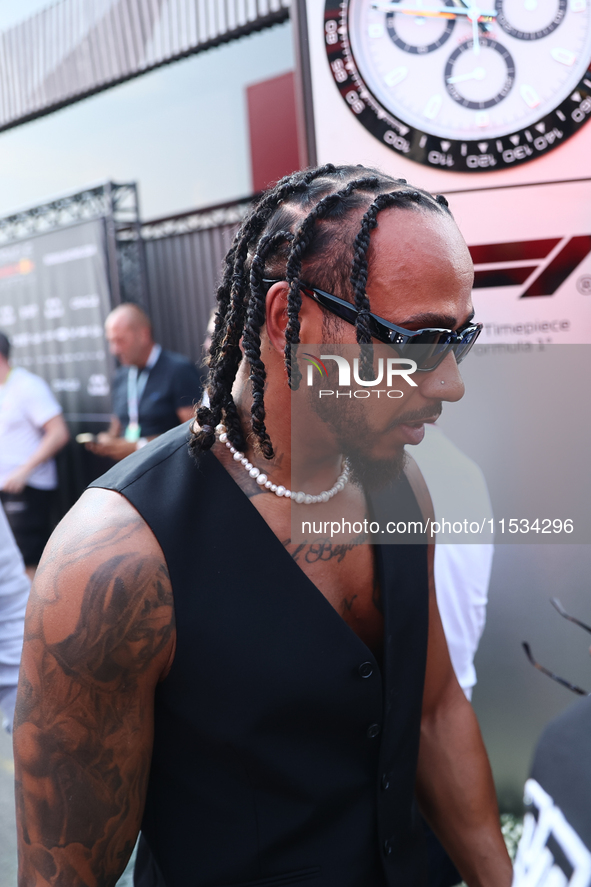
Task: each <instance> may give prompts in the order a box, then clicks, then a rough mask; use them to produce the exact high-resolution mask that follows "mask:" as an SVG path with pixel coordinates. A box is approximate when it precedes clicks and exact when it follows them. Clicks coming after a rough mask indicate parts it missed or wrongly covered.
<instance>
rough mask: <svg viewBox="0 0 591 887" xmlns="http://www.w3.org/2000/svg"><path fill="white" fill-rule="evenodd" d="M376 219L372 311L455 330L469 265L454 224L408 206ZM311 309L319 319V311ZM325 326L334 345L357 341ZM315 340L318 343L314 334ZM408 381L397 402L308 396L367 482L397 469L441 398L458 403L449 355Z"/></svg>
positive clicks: (468, 305)
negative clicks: (406, 450) (414, 383)
mask: <svg viewBox="0 0 591 887" xmlns="http://www.w3.org/2000/svg"><path fill="white" fill-rule="evenodd" d="M378 222H379V224H378V228H377V229H376V230H375V232H374V233H373V234H372V238H371V247H370V254H369V276H368V283H367V294H368V296H369V302H370V308H371V311H372V313H374V314H377V315H378V316H380V317H382V318H384V319H386V320H389V321H391V322H393V323H395V324H397V325H398V326H401V327H404V328H406V329H409V330H418V329H423V328H425V327H437V328H446V329H453V330H457V329H458V328H459V327H461V326H463V325H464V324H465V323H466V322H467V321H468V320H469V319H470V318H471V316H472V302H471V290H472V282H473V266H472V260H471V258H470V254H469V252H468V248H467V247H466V244H465V242H464V240H463V238H462V236H461V234H460V233H459V231H458V229H457V227H456V225H455V223H454V222H453V221H452V220H451V219H450V218H449V217H448V216H446V215H444V214H443V213H436V212H430V211H428V210H413V209H410V210H409V209H404V210H397V209H393V210H388V211H384V212H383V213H381V214H380V215H379V217H378ZM306 301H309V300H307V299H306ZM312 307H313V309H314V310H315V311H317V313H318V316H319V318H320V315H322V314H323V313H324V310H323V309H322V308H321V307H320V306H318V305H313V306H312ZM329 328H331V329H333V330H335V333H336V335H335V337H334V338H333V340H332V341H333V342H335V343H337V342H338V344H350V345H351V346H356V335H355V328H354V327H353V326H351V325H349V324H347V323H344V322H339V323H338V325H337V326H336V328H335V326H334V325H333V324H330V326H329ZM324 329H325V330H326V324H324ZM324 340H325V341H326V339H324ZM308 341H311V340H310V339H309V338H308ZM317 341H323V339H322V333H321V332H320V334H319V338H318V339H317ZM328 344H330V343H329V342H328V341H327V345H328ZM376 344H377V345H378V347H377V348H376V349H375V351H376V355H377V356H382V355H383V354H384V352H385V351H386V350H387V351H388V352H389V353H390V354H392V351H391V349H389V346H385V345H382V344H380V343H376ZM356 347H357V346H356ZM348 350H351V351H352V350H353V349H348ZM356 353H358V351H356ZM411 356H412V355H411ZM331 363H332V362H331ZM384 363H385V361H384ZM370 378H371V377H370ZM373 378H375V376H374V377H373ZM412 379H413V380H414V381H415V382H416V383H417V387H410V386H408V384H407V383H406V382H404V381H403V380H402V381H401V383H400V385H397V386H396V387H399V388H400V389H401V390H402V391H403V392H404V397H403V398H401V399H389V398H388V399H386V398H384V397H381V398H379V399H377V398H376V397H375V396H374V397H370V398H369V399H363V400H355V399H353V398H351V399H348V398H346V397H341V398H339V399H336V398H334V397H328V398H323V399H322V401H320V400H319V399H316V400H314V399H313V401H312V403H313V405H314V408H315V411H316V412H317V413H318V414H319V415H320V417H321V418H325V420H326V423H327V425H328V426H329V427H330V428H331V430H332V432H333V433H334V435H335V437H336V439H337V441H338V443H339V445H340V447H341V448H342V451H343V452H344V453H345V454H347V455H348V456H349V459H350V461H351V463H352V465H353V469H354V471H355V473H356V474H357V476H358V477H359V478H361V479H362V480H363V481H364V482H365V483H367V484H369V485H372V486H373V485H374V482H375V480H376V478H379V479H381V480H382V481H383V480H385V479H386V478H387V477H388V476H389V477H392V476H393V475H396V474H397V473H399V472H400V470H401V468H402V466H403V460H404V446H405V445H408V444H410V445H415V444H418V443H420V441H421V440H422V438H423V436H424V424H425V423H426V422H434V421H435V420H436V419H437V417H438V416H439V414H440V412H441V409H442V402H443V401H446V400H447V401H456V400H459V399H460V398H461V397H462V396H463V393H464V384H463V382H462V379H461V376H460V374H459V371H458V367H457V364H456V361H455V357H454V356H453V354H451V353H450V354H448V355H447V357H446V358H445V359H444V360H443V362H442V363H441V364H440V365H439V367H438V368H437V369H435V370H433V371H432V372H429V373H424V372H417V373H414V374H413V376H412ZM324 384H325V385H326V387H327V388H333V387H334V386H333V385H332V384H328V383H324ZM377 387H378V388H383V387H385V386H384V385H379V386H377ZM368 390H371V389H368ZM315 396H316V398H317V389H315ZM313 398H314V395H313Z"/></svg>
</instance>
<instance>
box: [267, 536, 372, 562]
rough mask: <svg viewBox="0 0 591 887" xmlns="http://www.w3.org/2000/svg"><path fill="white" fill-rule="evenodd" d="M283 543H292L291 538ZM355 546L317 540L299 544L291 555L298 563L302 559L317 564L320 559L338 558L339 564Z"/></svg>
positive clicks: (330, 559)
mask: <svg viewBox="0 0 591 887" xmlns="http://www.w3.org/2000/svg"><path fill="white" fill-rule="evenodd" d="M283 544H284V546H285V547H286V548H287V547H288V545H290V544H291V539H287V540H286V541H285V542H284V543H283ZM353 548H355V545H332V544H331V543H330V542H315V543H312V544H311V545H308V544H301V545H298V546H297V547H296V549H295V551H293V552H292V554H291V556H292V558H293V559H294V561H295V562H296V564H297V563H299V562H300V561H301V560H304V561H305V562H306V563H307V564H316V563H318V562H319V561H332V560H334V559H336V562H337V564H340V563H341V562H342V561H343V559H344V558H345V556H346V554H347V552H348V551H351V550H352V549H353Z"/></svg>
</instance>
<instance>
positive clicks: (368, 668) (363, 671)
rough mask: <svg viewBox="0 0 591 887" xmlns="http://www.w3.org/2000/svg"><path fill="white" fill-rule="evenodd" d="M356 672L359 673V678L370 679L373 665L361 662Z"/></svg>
mask: <svg viewBox="0 0 591 887" xmlns="http://www.w3.org/2000/svg"><path fill="white" fill-rule="evenodd" d="M357 671H358V672H359V677H361V678H370V677H371V676H372V674H373V665H372V664H371V662H362V663H361V665H360V666H359V668H358V669H357Z"/></svg>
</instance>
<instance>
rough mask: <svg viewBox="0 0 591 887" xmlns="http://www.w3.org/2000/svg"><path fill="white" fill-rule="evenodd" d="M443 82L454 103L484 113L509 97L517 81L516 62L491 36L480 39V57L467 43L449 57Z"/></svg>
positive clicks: (470, 44) (462, 44) (470, 43)
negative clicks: (486, 109)
mask: <svg viewBox="0 0 591 887" xmlns="http://www.w3.org/2000/svg"><path fill="white" fill-rule="evenodd" d="M443 79H444V81H445V88H446V89H447V91H448V93H449V94H450V96H451V97H452V99H453V100H454V101H455V102H457V103H458V104H459V105H462V107H464V108H471V109H473V110H475V111H481V110H484V109H485V108H492V107H493V106H494V105H498V104H499V102H502V101H503V99H504V98H505V97H506V96H507V95H508V94H509V92H510V91H511V87H512V86H513V83H514V82H515V62H514V61H513V58H512V56H511V53H510V52H509V51H508V50H507V49H505V47H504V46H502V45H501V44H500V43H497V41H496V40H492V39H491V38H490V37H481V38H480V52H479V53H478V54H476V53H475V52H474V44H473V42H472V40H468V41H466V42H465V43H461V44H460V45H459V46H458V48H457V49H454V51H453V52H452V54H451V55H450V57H449V58H448V60H447V63H446V65H445V71H444V73H443Z"/></svg>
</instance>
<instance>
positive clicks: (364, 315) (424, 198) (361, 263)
mask: <svg viewBox="0 0 591 887" xmlns="http://www.w3.org/2000/svg"><path fill="white" fill-rule="evenodd" d="M404 184H406V183H404ZM443 200H444V201H445V203H444V204H442V205H444V206H446V207H447V205H448V204H447V201H446V200H445V197H444V198H443ZM438 202H439V201H438ZM413 203H414V204H417V205H420V206H422V207H428V208H429V209H432V210H433V209H438V206H437V204H436V203H435V202H434V200H433V198H432V197H431V195H430V194H427V193H426V192H424V191H416V190H414V191H411V190H409V189H406V188H399V189H397V190H396V191H389V192H385V193H382V194H378V196H377V197H376V198H375V200H374V201H373V203H372V204H371V206H370V207H369V208H368V209H367V210H366V212H365V213H364V215H363V218H362V219H361V224H360V227H359V231H358V233H357V236H356V238H355V242H354V244H353V263H352V269H351V277H350V281H351V286H352V288H353V296H354V300H355V308H356V309H357V311H358V315H357V318H356V321H355V332H356V338H357V341H358V342H359V344H360V345H370V344H371V340H372V332H371V327H370V323H369V315H370V305H369V298H368V296H367V275H368V252H369V245H370V233H371V231H372V230H373V229H374V228H377V225H378V219H377V216H378V213H379V212H381V210H383V209H387V208H389V207H392V206H401V207H405V206H409V205H410V204H413ZM372 366H373V352H372V349H371V348H364V349H362V354H361V373H362V374H363V375H364V376H365V378H369V375H368V374H369V373H370V372H371V369H372Z"/></svg>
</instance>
